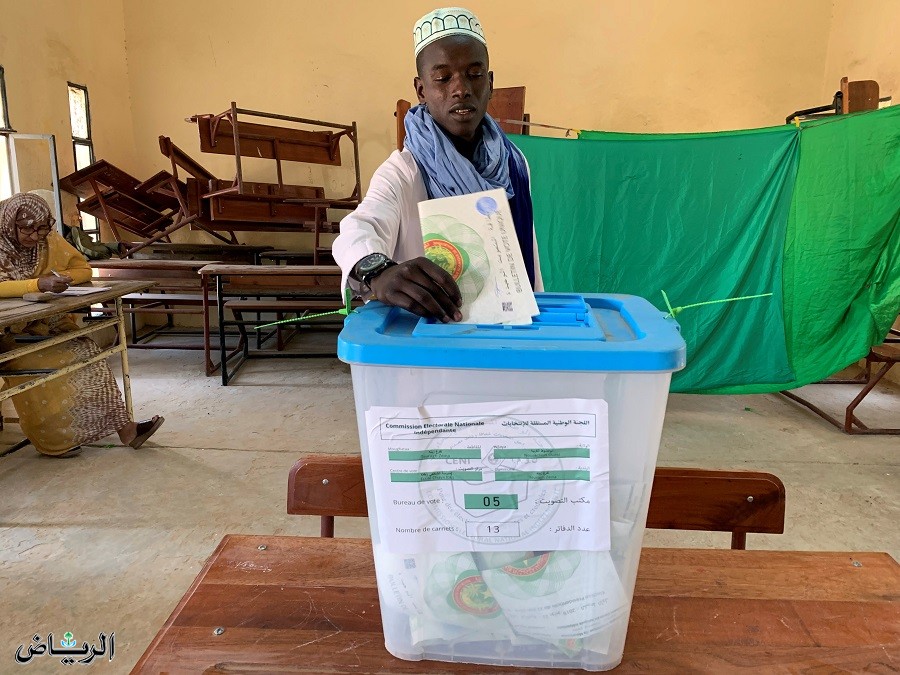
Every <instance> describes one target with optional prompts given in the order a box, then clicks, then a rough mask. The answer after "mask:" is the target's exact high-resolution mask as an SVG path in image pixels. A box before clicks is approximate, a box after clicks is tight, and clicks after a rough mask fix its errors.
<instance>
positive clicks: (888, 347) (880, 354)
mask: <svg viewBox="0 0 900 675" xmlns="http://www.w3.org/2000/svg"><path fill="white" fill-rule="evenodd" d="M894 325H895V326H900V321H898V322H897V323H895V324H894ZM898 363H900V327H898V328H891V329H889V330H888V334H887V336H886V337H885V339H884V342H882V343H881V344H880V345H876V346H874V347H872V348H871V349H870V350H869V353H868V354H867V355H866V366H865V368H864V370H863V372H862V375H860V377H857V378H851V379H841V378H828V379H827V380H821V381H820V382H817V384H861V385H863V387H862V389H860V391H859V393H858V394H857V395H856V398H854V399H853V400H852V401H851V402H850V403H849V405H847V409H846V410H845V411H844V419H843V420H839V419H837V418H836V417H834V415H831V414H829V413H827V412H825V411H824V410H822V409H821V408H820V407H818V406H817V405H816V404H814V403H813V402H812V401H810V400H808V399H806V398H804V397H802V396H800V395H799V394H796V393H794V392H793V391H782V392H779V393H780V394H781V395H782V396H784V397H785V398H789V399H790V400H792V401H795V402H796V403H799V404H800V405H802V406H804V407H806V408H809V409H810V410H812V411H813V412H814V413H815V414H816V415H818V416H819V417H821V418H822V419H823V420H825V421H826V422H828V423H830V424H831V425H833V426H836V427H837V428H838V429H840V430H841V431H843V432H844V433H846V434H867V435H872V436H898V435H900V427H879V428H873V427H869V426H868V425H866V424H865V423H864V422H863V421H862V420H860V419H859V417H857V416H856V409H857V408H858V407H859V405H860V404H861V403H862V402H863V400H864V399H865V398H866V396H868V395H869V394H870V393H871V391H872V390H873V389H874V388H875V387H876V385H877V384H878V383H879V382H881V380H882V379H883V378H884V376H885V375H887V374H888V371H890V369H891V368H893V367H894V366H895V365H897V364H898ZM876 364H878V365H879V366H880V367H879V368H878V369H877V370H873V366H875V365H876Z"/></svg>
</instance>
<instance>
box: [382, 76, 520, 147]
mask: <svg viewBox="0 0 900 675" xmlns="http://www.w3.org/2000/svg"><path fill="white" fill-rule="evenodd" d="M411 107H412V103H410V102H409V101H406V100H404V99H402V98H401V99H400V100H398V101H397V110H396V111H395V112H394V117H396V118H397V149H398V150H403V141H404V140H406V127H405V126H404V124H403V121H404V118H405V117H406V113H408V112H409V109H410V108H411ZM487 111H488V115H490V116H491V117H493V118H494V120H496V122H497V124H499V125H500V128H501V129H503V131H504V133H507V134H523V135H528V124H527V123H528V122H529V121H530V120H531V117H530V116H529V115H528V114H527V113H526V112H525V87H500V88H497V89H494V93H493V94H492V95H491V100H490V102H489V103H488V109H487Z"/></svg>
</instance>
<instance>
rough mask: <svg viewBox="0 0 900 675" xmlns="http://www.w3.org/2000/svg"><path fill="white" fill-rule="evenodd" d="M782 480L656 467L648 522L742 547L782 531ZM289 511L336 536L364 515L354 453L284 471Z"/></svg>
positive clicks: (312, 459) (315, 458)
mask: <svg viewBox="0 0 900 675" xmlns="http://www.w3.org/2000/svg"><path fill="white" fill-rule="evenodd" d="M784 506H785V495H784V484H783V483H782V482H781V480H779V479H778V478H777V477H776V476H773V475H772V474H770V473H761V472H757V471H714V470H709V469H681V468H675V467H671V468H670V467H658V468H657V469H656V474H655V476H654V479H653V490H652V492H651V493H650V510H649V513H648V514H647V525H646V526H647V527H648V528H652V529H663V530H700V531H704V532H730V533H731V548H734V549H744V548H746V545H747V533H748V532H756V533H766V534H783V533H784ZM287 512H288V513H290V514H294V515H305V516H320V517H321V528H320V529H321V536H323V537H333V536H334V517H335V516H349V517H366V516H368V511H367V505H366V486H365V479H364V478H363V468H362V458H361V457H360V456H358V455H337V456H335V455H322V454H313V455H308V456H307V457H304V458H303V459H300V460H298V461H297V462H296V463H295V464H294V466H293V467H292V468H291V471H290V474H289V477H288V494H287Z"/></svg>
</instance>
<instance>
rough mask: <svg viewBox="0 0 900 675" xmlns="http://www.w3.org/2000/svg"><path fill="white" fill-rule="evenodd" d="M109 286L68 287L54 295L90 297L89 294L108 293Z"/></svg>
mask: <svg viewBox="0 0 900 675" xmlns="http://www.w3.org/2000/svg"><path fill="white" fill-rule="evenodd" d="M110 288H112V287H111V286H69V287H68V288H67V289H66V290H64V291H61V292H59V293H54V295H90V294H91V293H100V292H101V291H108V290H109V289H110Z"/></svg>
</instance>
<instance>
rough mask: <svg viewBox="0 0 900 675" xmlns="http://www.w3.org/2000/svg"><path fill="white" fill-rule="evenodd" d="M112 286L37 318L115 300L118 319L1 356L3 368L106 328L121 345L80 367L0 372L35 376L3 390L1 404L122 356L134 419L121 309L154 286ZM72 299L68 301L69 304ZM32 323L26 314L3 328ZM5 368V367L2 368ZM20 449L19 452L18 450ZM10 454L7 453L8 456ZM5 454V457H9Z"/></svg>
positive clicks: (128, 407)
mask: <svg viewBox="0 0 900 675" xmlns="http://www.w3.org/2000/svg"><path fill="white" fill-rule="evenodd" d="M104 285H109V286H112V287H113V288H112V289H111V290H109V291H104V292H100V293H95V294H92V295H85V296H81V297H79V298H78V299H79V300H82V301H83V302H81V303H78V304H76V305H74V306H73V304H72V303H71V302H64V301H63V298H61V299H59V300H51V301H50V303H47V304H48V305H53V304H61V305H62V307H61V309H60V310H59V312H54V313H50V314H47V313H44V316H43V317H37V318H47V317H49V316H58V315H59V314H69V313H71V312H73V311H76V310H78V309H83V308H85V307H90V306H91V305H95V304H99V303H101V302H108V301H109V300H113V299H114V300H115V317H114V318H110V319H100V320H96V321H91V323H90V325H88V326H85V327H84V328H80V329H78V330H75V331H71V332H68V333H62V334H60V335H54V336H51V337H48V338H46V339H43V340H40V341H38V342H33V343H30V344H25V345H23V346H21V347H17V348H16V349H13V350H11V351H8V352H3V353H0V364H3V363H6V362H9V361H13V360H15V359H17V358H19V357H20V356H25V355H27V354H33V353H35V352H39V351H41V350H44V349H47V348H49V347H54V346H56V345H59V344H65V343H66V342H71V341H72V340H75V339H78V338H81V337H85V336H88V335H90V334H92V333H96V332H97V331H100V330H103V329H104V328H110V327H115V328H116V329H117V334H118V338H119V339H118V342H117V343H116V344H115V345H113V346H112V347H108V348H107V349H104V350H102V351H101V352H100V353H99V354H97V355H96V356H94V357H92V358H90V359H88V360H86V361H82V362H81V363H73V364H71V365H68V366H65V367H63V368H55V369H47V370H41V371H33V370H32V371H15V370H13V371H8V370H7V371H0V377H2V376H4V375H7V376H9V375H13V376H15V375H34V376H35V377H34V378H33V379H31V380H29V381H28V382H23V383H22V384H18V385H15V386H13V387H9V388H8V389H4V390H2V391H0V402H2V401H5V400H6V399H8V398H12V397H13V396H16V395H17V394H21V393H23V392H26V391H28V390H30V389H34V388H35V387H38V386H40V385H42V384H45V383H46V382H50V381H52V380H55V379H57V378H59V377H63V376H65V375H68V374H70V373H74V372H76V371H79V370H82V369H83V368H87V367H88V366H90V365H93V364H94V363H97V362H99V361H103V360H105V359H108V358H109V357H111V356H114V355H116V354H119V357H120V359H121V362H122V389H123V393H124V395H125V408H126V410H127V411H128V415H129V417H131V418H132V419H133V418H134V406H133V404H132V398H131V373H130V370H129V368H128V345H127V339H126V337H127V336H126V332H125V313H124V311H123V309H122V295H125V294H127V293H134V292H137V291H139V290H145V289H146V288H149V287H150V286H152V285H153V283H152V282H121V283H119V284H117V283H114V282H113V283H109V284H104ZM68 299H69V298H65V300H68ZM29 320H31V319H29V318H28V316H27V314H26V315H24V316H23V317H22V318H21V319H19V318H17V317H11V318H5V319H3V320H2V321H0V327H3V326H8V325H12V324H14V323H19V322H20V321H29ZM0 367H2V366H0ZM16 445H18V446H20V447H24V445H23V444H21V443H17V444H16ZM16 449H18V448H16ZM10 451H11V450H9V449H8V450H7V453H8V452H10ZM7 453H4V454H7Z"/></svg>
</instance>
